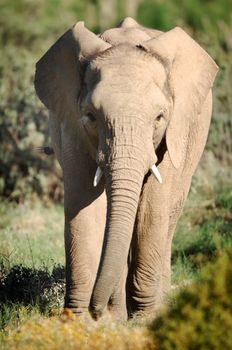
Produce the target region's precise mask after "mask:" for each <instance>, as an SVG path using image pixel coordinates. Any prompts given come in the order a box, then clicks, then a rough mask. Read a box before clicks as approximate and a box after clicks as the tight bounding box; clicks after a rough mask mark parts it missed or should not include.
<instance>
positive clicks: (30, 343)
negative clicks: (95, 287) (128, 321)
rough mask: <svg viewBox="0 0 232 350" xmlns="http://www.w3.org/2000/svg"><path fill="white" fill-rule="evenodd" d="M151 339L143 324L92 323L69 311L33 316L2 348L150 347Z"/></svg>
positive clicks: (83, 349)
mask: <svg viewBox="0 0 232 350" xmlns="http://www.w3.org/2000/svg"><path fill="white" fill-rule="evenodd" d="M152 343H153V342H152V338H151V335H150V334H149V331H148V330H147V328H146V327H145V326H133V327H128V325H127V326H126V325H123V324H120V323H115V322H112V321H111V322H109V320H108V322H107V324H106V321H105V322H104V323H100V324H99V323H95V322H93V321H90V320H89V321H88V322H86V321H84V320H83V319H76V318H75V317H74V315H73V314H72V312H71V311H69V310H65V311H64V313H63V314H62V315H61V316H52V317H51V318H45V317H42V316H38V315H36V316H34V317H32V318H30V319H29V320H27V321H25V322H23V323H22V324H20V325H19V326H18V327H17V328H16V329H14V330H12V331H11V330H8V334H7V336H6V337H5V338H4V339H3V343H2V344H3V346H4V349H9V350H14V349H15V350H16V349H20V350H34V349H35V350H37V349H49V350H56V349H81V350H89V349H92V350H95V349H96V350H98V349H101V350H107V349H112V350H114V349H115V350H124V349H128V350H145V349H146V350H149V349H152Z"/></svg>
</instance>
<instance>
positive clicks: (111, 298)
mask: <svg viewBox="0 0 232 350" xmlns="http://www.w3.org/2000/svg"><path fill="white" fill-rule="evenodd" d="M216 72H217V66H216V65H215V63H214V61H213V60H212V59H211V58H210V56H209V55H208V54H207V53H206V52H205V51H204V50H203V49H202V48H201V47H200V46H199V45H198V44H197V43H196V42H194V41H193V40H192V39H191V38H190V37H189V36H188V35H187V34H186V33H185V32H184V31H183V30H182V29H180V28H174V29H172V30H170V31H169V32H167V33H162V32H160V31H156V30H151V29H146V28H143V27H141V26H140V25H139V24H137V23H136V22H135V21H134V20H133V19H131V18H126V19H125V20H124V21H123V22H122V23H121V24H120V25H119V27H118V28H114V29H110V30H108V31H106V32H104V33H103V34H101V35H99V36H96V35H95V34H93V33H92V32H90V31H89V30H88V29H86V28H85V27H84V24H83V22H79V23H77V24H76V25H75V26H74V27H73V28H72V29H71V30H69V31H68V32H66V33H65V34H64V35H63V36H62V37H61V38H60V39H59V40H58V41H57V42H56V43H55V44H54V45H53V46H52V47H51V48H50V49H49V50H48V52H47V53H46V54H45V55H44V56H43V57H42V58H41V59H40V61H39V62H38V63H37V66H36V76H35V87H36V91H37V94H38V96H39V97H40V99H41V100H42V102H43V103H44V104H45V106H46V107H47V108H48V109H49V110H50V130H51V136H52V142H53V147H54V150H55V154H56V156H57V159H58V160H59V162H60V165H61V167H62V169H63V175H64V189H65V198H64V207H65V250H66V271H67V272H66V274H67V275H66V281H67V287H66V298H65V306H66V307H69V308H71V309H72V310H73V311H74V312H75V313H76V314H84V313H86V312H88V310H90V313H91V315H92V317H93V318H94V319H98V318H99V317H100V316H101V315H103V314H104V313H105V311H106V309H107V306H108V309H110V312H112V313H113V314H114V315H115V316H116V317H127V314H129V315H132V314H134V313H140V312H143V313H145V314H150V313H154V312H155V311H156V310H157V308H158V307H159V306H160V304H161V303H162V301H163V299H164V296H165V294H166V293H167V291H168V290H169V287H170V256H171V242H172V237H173V233H174V230H175V227H176V222H177V219H178V217H179V215H180V213H181V210H182V207H183V204H184V201H185V199H186V196H187V194H188V191H189V187H190V182H191V178H192V175H193V172H194V170H195V168H196V166H197V164H198V162H199V159H200V157H201V154H202V151H203V148H204V146H205V143H206V138H207V133H208V129H209V123H210V118H211V107H212V94H211V88H212V84H213V81H214V78H215V75H216ZM153 164H156V165H157V167H158V169H159V172H160V174H161V176H162V181H163V182H162V184H160V183H159V182H158V181H157V179H156V178H155V177H154V175H153V174H152V173H151V172H150V170H149V169H150V167H151V166H152V165H153ZM98 166H100V168H101V169H102V170H103V172H104V176H103V177H102V179H101V181H100V183H99V184H98V186H96V187H94V186H93V179H94V175H95V172H96V169H97V167H98ZM130 248H131V249H130ZM129 250H130V252H131V253H130V259H129V260H130V261H129V260H128V254H129ZM128 261H129V263H128Z"/></svg>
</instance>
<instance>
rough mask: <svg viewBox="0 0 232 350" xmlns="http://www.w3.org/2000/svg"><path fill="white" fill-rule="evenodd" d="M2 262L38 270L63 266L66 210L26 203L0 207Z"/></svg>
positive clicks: (0, 259) (0, 251)
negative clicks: (39, 268)
mask: <svg viewBox="0 0 232 350" xmlns="http://www.w3.org/2000/svg"><path fill="white" fill-rule="evenodd" d="M0 216H1V218H2V219H1V223H0V239H1V247H0V261H2V262H3V263H4V265H5V266H8V267H9V268H10V267H11V266H13V265H19V264H22V265H23V266H27V267H32V268H38V267H40V266H42V265H45V266H46V267H47V268H51V269H52V267H53V265H54V263H56V264H62V265H63V264H64V242H63V226H64V223H63V221H64V214H63V208H62V207H61V206H58V205H50V206H48V205H43V204H40V203H39V202H38V201H37V202H36V203H33V204H32V203H31V202H27V203H25V204H21V205H16V204H13V203H7V202H5V203H2V204H1V206H0Z"/></svg>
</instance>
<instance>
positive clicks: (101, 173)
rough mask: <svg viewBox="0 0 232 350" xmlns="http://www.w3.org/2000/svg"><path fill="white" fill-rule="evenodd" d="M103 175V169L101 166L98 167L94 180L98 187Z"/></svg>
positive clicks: (94, 184)
mask: <svg viewBox="0 0 232 350" xmlns="http://www.w3.org/2000/svg"><path fill="white" fill-rule="evenodd" d="M102 175H103V171H102V170H101V168H100V167H98V168H97V171H96V174H95V176H94V180H93V186H94V187H96V186H97V185H98V183H99V181H100V180H101V177H102Z"/></svg>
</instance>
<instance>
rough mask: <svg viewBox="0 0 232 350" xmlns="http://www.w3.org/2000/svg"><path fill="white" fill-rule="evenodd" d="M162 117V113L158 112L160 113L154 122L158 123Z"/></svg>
mask: <svg viewBox="0 0 232 350" xmlns="http://www.w3.org/2000/svg"><path fill="white" fill-rule="evenodd" d="M163 116H164V114H163V112H160V113H159V114H158V115H157V117H156V120H157V121H160V119H162V118H163Z"/></svg>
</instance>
